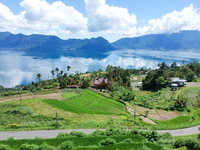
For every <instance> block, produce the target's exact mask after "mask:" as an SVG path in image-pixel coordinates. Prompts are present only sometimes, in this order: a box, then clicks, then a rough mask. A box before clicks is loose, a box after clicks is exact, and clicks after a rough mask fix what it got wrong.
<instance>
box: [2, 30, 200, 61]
mask: <svg viewBox="0 0 200 150" xmlns="http://www.w3.org/2000/svg"><path fill="white" fill-rule="evenodd" d="M117 49H146V50H172V49H173V50H174V49H176V50H200V32H199V31H197V30H191V31H190V30H183V31H180V32H178V33H171V34H148V35H144V36H139V37H133V38H121V39H119V40H117V41H115V42H113V43H109V42H108V41H107V40H106V39H105V38H103V37H96V38H91V39H67V40H63V39H60V38H59V37H57V36H53V35H40V34H32V35H24V34H21V33H20V34H12V33H10V32H0V50H15V51H19V50H22V51H24V52H25V54H24V55H27V56H35V57H42V58H59V57H60V56H61V55H63V56H72V57H87V58H90V57H92V58H98V59H101V58H105V57H106V56H107V54H105V53H107V52H109V51H113V50H117Z"/></svg>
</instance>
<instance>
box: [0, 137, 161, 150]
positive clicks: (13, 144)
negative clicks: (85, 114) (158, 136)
mask: <svg viewBox="0 0 200 150" xmlns="http://www.w3.org/2000/svg"><path fill="white" fill-rule="evenodd" d="M106 138H107V136H100V137H64V138H53V139H38V138H36V139H22V140H21V139H19V140H4V141H0V144H4V145H9V146H10V148H12V149H20V147H21V145H22V144H25V143H28V144H29V145H33V144H34V145H37V146H41V145H42V144H43V143H46V144H48V145H49V146H53V147H54V148H59V146H60V144H61V143H63V142H66V141H72V142H73V149H127V150H129V149H133V148H134V149H139V148H140V147H142V146H143V145H146V146H147V147H148V148H150V149H156V150H159V149H161V148H162V146H159V145H157V144H155V143H150V142H147V140H146V139H145V138H144V137H142V136H141V135H129V136H128V135H124V136H122V135H118V136H110V137H109V138H112V139H114V140H115V141H116V144H114V145H110V146H100V145H99V142H100V141H102V140H104V139H106ZM126 139H129V141H130V140H131V142H124V140H126Z"/></svg>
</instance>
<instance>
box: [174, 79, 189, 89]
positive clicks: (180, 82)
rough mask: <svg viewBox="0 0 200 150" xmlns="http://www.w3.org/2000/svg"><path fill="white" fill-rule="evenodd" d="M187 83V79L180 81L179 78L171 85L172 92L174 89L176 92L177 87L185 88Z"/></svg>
mask: <svg viewBox="0 0 200 150" xmlns="http://www.w3.org/2000/svg"><path fill="white" fill-rule="evenodd" d="M185 82H187V80H186V79H179V78H175V79H173V80H172V84H171V88H172V90H174V89H175V90H176V89H177V87H183V86H184V85H185V84H186V83H185Z"/></svg>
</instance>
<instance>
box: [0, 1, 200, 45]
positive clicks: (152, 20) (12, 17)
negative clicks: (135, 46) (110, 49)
mask: <svg viewBox="0 0 200 150" xmlns="http://www.w3.org/2000/svg"><path fill="white" fill-rule="evenodd" d="M180 30H200V1H199V0H170V1H166V0H151V1H150V0H123V1H122V0H61V1H56V0H0V32H4V31H8V32H11V33H14V34H18V33H22V34H25V35H30V34H45V35H56V36H58V37H60V38H61V39H70V38H80V39H84V38H92V37H98V36H102V37H104V38H106V39H107V40H108V41H109V42H114V41H116V40H118V39H120V38H123V37H137V36H142V35H147V34H161V33H175V32H179V31H180Z"/></svg>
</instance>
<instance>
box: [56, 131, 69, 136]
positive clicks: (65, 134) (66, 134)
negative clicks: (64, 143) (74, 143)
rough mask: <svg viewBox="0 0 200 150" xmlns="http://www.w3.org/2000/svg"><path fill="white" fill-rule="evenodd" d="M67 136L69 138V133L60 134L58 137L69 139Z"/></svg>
mask: <svg viewBox="0 0 200 150" xmlns="http://www.w3.org/2000/svg"><path fill="white" fill-rule="evenodd" d="M67 136H69V134H68V133H67V132H66V133H63V132H60V133H58V135H57V137H67Z"/></svg>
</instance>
